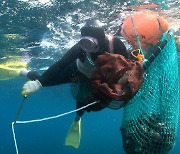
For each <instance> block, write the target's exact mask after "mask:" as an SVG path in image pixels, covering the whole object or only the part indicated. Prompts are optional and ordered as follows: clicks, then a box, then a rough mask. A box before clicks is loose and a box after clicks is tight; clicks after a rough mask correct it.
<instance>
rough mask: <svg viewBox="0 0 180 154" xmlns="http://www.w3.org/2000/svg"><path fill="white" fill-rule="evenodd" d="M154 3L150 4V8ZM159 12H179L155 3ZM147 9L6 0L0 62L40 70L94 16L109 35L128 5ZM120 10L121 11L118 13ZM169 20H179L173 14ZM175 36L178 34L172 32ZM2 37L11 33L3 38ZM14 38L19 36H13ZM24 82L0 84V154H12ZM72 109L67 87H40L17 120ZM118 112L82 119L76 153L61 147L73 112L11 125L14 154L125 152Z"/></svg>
mask: <svg viewBox="0 0 180 154" xmlns="http://www.w3.org/2000/svg"><path fill="white" fill-rule="evenodd" d="M151 2H153V1H149V3H151ZM154 2H157V3H158V4H159V5H160V6H162V8H161V9H163V10H171V9H172V8H173V9H176V8H178V7H180V4H179V2H178V1H171V0H169V1H165V2H164V1H160V0H159V1H154ZM132 4H138V5H140V4H147V2H145V3H143V2H138V1H131V3H130V2H126V1H118V0H112V1H106V0H96V1H93V0H76V1H75V0H69V1H68V0H64V1H63V0H61V1H57V0H54V1H50V0H38V1H35V0H29V1H28V0H16V1H14V0H6V1H2V2H1V4H0V35H1V37H0V60H1V61H4V59H8V56H6V55H11V56H17V55H19V56H22V57H23V58H26V59H28V61H29V64H28V68H29V69H33V70H40V71H42V72H43V71H44V70H46V69H47V67H48V66H50V65H51V64H52V63H54V62H55V61H56V60H58V59H59V58H61V57H62V55H63V54H64V53H65V52H66V51H67V49H68V48H69V47H70V46H72V45H73V44H74V43H76V42H77V41H78V39H79V36H80V30H79V28H80V27H81V23H82V22H83V21H84V20H85V19H87V18H89V17H91V16H95V17H96V18H98V19H100V20H101V21H103V22H104V23H107V24H106V30H107V32H109V33H112V34H114V33H115V32H116V30H117V29H118V25H119V24H120V23H121V22H122V19H118V18H117V14H121V16H123V15H124V13H123V11H126V10H127V9H126V8H127V6H131V5H132ZM123 9H124V10H123ZM172 15H173V19H175V20H176V21H178V20H179V19H178V17H179V16H176V15H175V14H172ZM176 33H177V34H180V32H179V28H178V27H176ZM5 34H13V36H14V38H12V37H5ZM17 36H18V37H17ZM25 82H26V79H24V78H16V79H12V80H6V81H0V154H15V153H16V151H15V150H16V149H15V146H14V141H13V135H12V130H11V123H12V122H13V121H14V119H15V116H16V114H17V111H18V108H19V106H20V103H21V102H22V96H21V89H22V86H23V84H24V83H25ZM74 109H75V100H74V99H73V98H72V96H71V95H70V85H61V86H55V87H49V88H43V89H41V90H40V91H38V92H37V93H35V94H32V95H31V96H29V97H28V98H27V99H26V100H25V104H24V106H23V109H22V112H21V114H20V116H19V119H18V120H20V121H21V120H33V119H40V118H45V117H49V116H54V115H58V114H61V113H64V112H67V111H70V110H74ZM122 112H123V109H121V110H117V111H114V110H110V109H105V110H103V111H101V112H93V113H86V114H85V115H84V116H83V119H82V138H81V145H80V147H79V149H74V148H72V147H67V146H65V145H64V141H65V137H66V134H67V132H68V129H69V127H70V125H71V123H72V121H73V119H74V116H75V113H72V114H70V115H66V116H63V117H61V118H58V119H54V120H49V121H43V122H38V123H30V124H16V125H15V133H16V139H17V144H18V149H19V154H84V153H87V154H99V153H104V154H109V153H114V154H119V153H122V154H123V153H124V150H123V147H122V139H121V134H120V125H121V120H122ZM179 147H180V134H179V131H178V134H177V139H176V145H175V147H174V149H173V150H172V151H171V153H172V154H177V153H178V152H179V150H180V148H179Z"/></svg>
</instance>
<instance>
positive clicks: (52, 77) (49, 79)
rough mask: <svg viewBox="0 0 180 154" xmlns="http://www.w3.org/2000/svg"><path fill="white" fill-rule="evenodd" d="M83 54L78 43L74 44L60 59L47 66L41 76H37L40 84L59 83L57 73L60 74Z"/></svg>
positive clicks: (50, 84)
mask: <svg viewBox="0 0 180 154" xmlns="http://www.w3.org/2000/svg"><path fill="white" fill-rule="evenodd" d="M83 54H84V53H83V51H82V50H81V49H80V47H79V45H78V44H76V45H74V46H73V47H72V48H71V49H70V50H69V51H68V52H67V53H66V54H65V55H64V56H63V57H62V58H61V59H60V60H58V61H57V62H56V63H55V64H53V65H52V66H51V67H49V68H48V69H47V70H46V71H45V72H44V73H43V74H42V76H39V77H38V80H39V81H40V83H41V84H42V86H53V85H57V84H59V83H61V81H59V80H60V78H59V75H62V73H63V71H64V70H65V69H66V68H67V67H68V66H69V65H71V64H72V63H73V62H74V61H76V59H77V58H79V59H81V58H82V57H83Z"/></svg>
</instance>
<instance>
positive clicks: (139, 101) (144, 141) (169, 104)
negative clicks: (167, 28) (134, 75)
mask: <svg viewBox="0 0 180 154" xmlns="http://www.w3.org/2000/svg"><path fill="white" fill-rule="evenodd" d="M166 35H167V33H165V34H164V35H163V37H162V38H161V40H164V39H165V38H166ZM178 82H179V79H178V61H177V53H176V46H175V41H174V37H171V39H170V40H169V41H168V43H167V44H166V46H165V47H164V49H163V50H161V53H160V54H159V55H158V56H157V57H156V58H155V60H154V61H153V62H152V63H151V65H150V66H149V67H148V68H147V69H146V70H145V77H144V81H143V84H142V86H141V88H140V89H139V91H138V92H137V93H136V95H135V96H134V97H133V98H132V99H131V100H130V101H129V102H128V103H127V105H126V106H125V107H124V113H123V120H122V126H121V133H122V139H123V147H124V150H125V151H126V153H129V154H132V153H133V154H136V153H139V154H141V153H142V154H144V153H149V154H152V153H158V154H159V153H168V152H169V151H170V150H171V149H172V148H173V146H174V144H175V138H176V131H177V123H178V114H179V102H178V96H179V87H178Z"/></svg>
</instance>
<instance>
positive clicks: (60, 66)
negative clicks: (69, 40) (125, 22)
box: [27, 37, 128, 116]
mask: <svg viewBox="0 0 180 154" xmlns="http://www.w3.org/2000/svg"><path fill="white" fill-rule="evenodd" d="M108 51H109V43H108V40H106V42H105V45H104V48H103V49H101V50H100V51H98V52H96V53H92V54H91V59H92V60H93V61H96V59H97V57H98V55H100V54H103V53H105V52H108ZM113 53H116V54H121V55H123V56H125V57H126V58H128V52H127V51H126V47H125V45H124V44H123V43H122V41H121V40H120V39H119V38H118V37H114V40H113ZM85 56H86V53H85V51H83V50H82V49H81V48H80V46H79V44H78V43H77V44H75V45H74V46H73V47H72V48H71V49H70V50H69V51H68V52H67V53H66V54H65V55H64V56H63V57H62V58H61V59H60V60H58V61H57V62H56V63H55V64H53V65H52V66H51V67H49V69H48V70H46V71H45V72H44V73H43V75H38V74H37V73H35V72H33V71H30V72H29V73H28V76H27V77H28V78H29V79H31V80H35V79H38V80H39V81H40V83H41V84H42V86H43V87H44V86H53V85H58V84H65V83H71V82H72V80H73V79H74V78H76V77H80V78H81V79H83V80H84V81H86V80H87V81H88V80H89V79H88V78H87V77H86V76H85V75H84V74H83V73H81V72H80V71H79V70H78V68H77V65H76V60H77V59H80V60H81V61H82V62H83V61H84V59H85ZM82 103H83V102H80V100H77V108H79V107H81V106H82ZM83 113H84V112H78V113H77V114H78V115H79V116H81V115H82V114H83Z"/></svg>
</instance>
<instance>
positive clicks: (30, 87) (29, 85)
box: [22, 80, 42, 96]
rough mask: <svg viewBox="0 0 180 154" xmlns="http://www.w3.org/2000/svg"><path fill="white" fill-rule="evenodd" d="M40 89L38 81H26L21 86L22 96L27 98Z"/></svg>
mask: <svg viewBox="0 0 180 154" xmlns="http://www.w3.org/2000/svg"><path fill="white" fill-rule="evenodd" d="M41 87H42V85H41V83H40V82H39V81H38V80H35V81H28V82H26V83H25V84H24V86H23V91H22V95H23V96H27V95H29V94H31V93H34V92H36V91H38V90H39V89H40V88H41Z"/></svg>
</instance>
